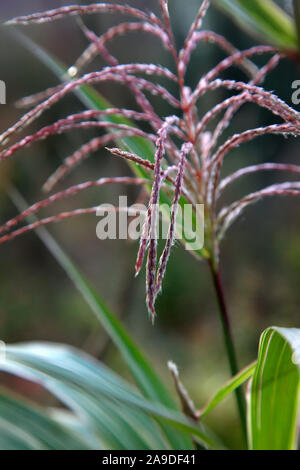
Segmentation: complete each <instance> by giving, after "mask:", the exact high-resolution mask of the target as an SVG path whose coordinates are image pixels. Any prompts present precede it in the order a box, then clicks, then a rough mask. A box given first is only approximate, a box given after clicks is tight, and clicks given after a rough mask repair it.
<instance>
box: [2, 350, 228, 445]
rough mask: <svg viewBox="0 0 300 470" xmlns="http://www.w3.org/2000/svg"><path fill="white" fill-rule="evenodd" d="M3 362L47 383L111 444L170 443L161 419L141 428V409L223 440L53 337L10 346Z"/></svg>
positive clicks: (206, 438) (183, 429)
mask: <svg viewBox="0 0 300 470" xmlns="http://www.w3.org/2000/svg"><path fill="white" fill-rule="evenodd" d="M0 368H1V369H2V370H5V371H6V372H10V373H13V374H16V375H19V376H22V377H24V378H26V379H29V380H31V381H34V382H37V383H40V384H41V385H43V386H44V387H45V388H47V389H48V390H49V391H50V392H51V393H53V394H55V395H56V396H57V397H58V398H59V399H60V400H61V401H62V402H63V403H65V405H66V406H68V407H69V408H70V409H72V410H73V412H74V413H75V414H77V416H80V417H81V420H83V422H85V423H86V425H87V426H88V427H89V428H91V429H93V430H94V431H95V432H96V433H97V435H98V436H99V439H101V441H104V442H105V443H106V445H107V446H108V448H114V449H159V448H165V445H164V442H163V440H162V439H161V438H160V435H159V432H158V429H155V428H156V422H155V421H152V422H150V421H148V423H147V422H144V426H145V427H144V428H142V427H140V426H139V424H138V421H139V422H140V424H141V423H142V422H143V421H141V419H139V420H137V419H136V416H137V415H136V413H142V416H144V420H145V419H148V420H149V418H147V416H151V417H154V418H155V420H157V421H158V422H164V423H165V424H167V425H168V426H171V427H173V428H174V429H176V432H177V434H178V435H181V434H182V433H188V434H190V435H193V436H195V437H196V438H197V439H199V440H200V442H201V443H202V444H204V445H206V446H208V447H210V448H218V447H219V446H220V444H219V443H218V442H217V441H216V440H215V439H214V438H212V437H211V436H210V435H209V434H208V433H207V432H206V431H204V430H203V428H202V427H200V426H199V425H197V424H195V423H194V422H193V421H191V420H189V419H187V418H186V417H185V416H184V415H183V414H181V413H179V412H175V411H171V410H169V409H167V408H165V407H163V406H162V405H161V404H160V403H158V402H157V403H155V402H152V401H149V400H146V399H145V398H144V397H142V396H141V395H140V394H139V393H138V392H137V391H136V390H135V389H134V388H133V387H132V386H130V385H129V384H127V383H126V382H125V381H124V380H123V379H121V378H120V377H119V376H118V375H116V374H115V373H113V372H112V371H111V370H110V369H108V368H107V367H106V366H104V365H103V364H101V363H100V362H97V361H95V360H94V359H93V358H91V357H89V356H88V355H86V354H83V353H82V352H80V351H78V350H76V349H74V348H70V347H67V346H64V345H57V344H50V343H27V344H20V345H16V346H14V345H13V346H7V348H6V358H5V361H2V363H1V364H0ZM132 410H133V411H134V413H131V411H132Z"/></svg>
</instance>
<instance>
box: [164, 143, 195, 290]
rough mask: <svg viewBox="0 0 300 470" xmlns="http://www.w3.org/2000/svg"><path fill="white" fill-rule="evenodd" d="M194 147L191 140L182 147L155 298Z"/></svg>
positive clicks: (165, 264) (165, 265)
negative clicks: (187, 165)
mask: <svg viewBox="0 0 300 470" xmlns="http://www.w3.org/2000/svg"><path fill="white" fill-rule="evenodd" d="M192 148H193V145H192V144H191V143H189V142H188V143H185V144H183V145H182V148H181V161H180V164H179V168H178V173H177V178H176V181H175V193H174V199H173V203H172V212H171V220H170V226H169V233H168V239H167V242H166V246H165V248H164V250H163V253H162V255H161V258H160V260H159V266H158V271H157V276H156V286H155V298H156V297H157V295H158V294H159V292H160V290H161V287H162V281H163V278H164V275H165V272H166V268H167V263H168V259H169V256H170V252H171V248H172V246H173V244H174V240H175V224H176V216H177V210H178V202H179V197H180V194H181V188H182V184H183V174H184V166H185V163H186V156H187V155H188V153H189V152H190V151H191V150H192Z"/></svg>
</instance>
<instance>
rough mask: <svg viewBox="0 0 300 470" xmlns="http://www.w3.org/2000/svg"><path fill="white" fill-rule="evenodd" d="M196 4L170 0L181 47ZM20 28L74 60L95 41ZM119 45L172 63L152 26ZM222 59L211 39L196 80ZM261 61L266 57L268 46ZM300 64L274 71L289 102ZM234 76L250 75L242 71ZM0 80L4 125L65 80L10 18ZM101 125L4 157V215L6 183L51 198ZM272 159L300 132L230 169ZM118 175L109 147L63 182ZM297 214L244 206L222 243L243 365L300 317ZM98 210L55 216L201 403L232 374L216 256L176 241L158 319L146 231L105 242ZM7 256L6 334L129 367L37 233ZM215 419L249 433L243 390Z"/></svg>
mask: <svg viewBox="0 0 300 470" xmlns="http://www.w3.org/2000/svg"><path fill="white" fill-rule="evenodd" d="M68 3H69V2H67V1H64V2H63V1H58V0H57V1H54V0H51V1H50V0H43V1H42V0H29V1H27V2H21V1H16V0H11V1H10V2H1V6H0V15H1V19H6V18H10V17H13V16H15V15H22V14H28V13H31V12H34V11H42V10H44V9H48V8H55V7H59V6H62V5H67V4H68ZM73 3H78V4H80V3H84V4H88V3H92V2H88V1H85V2H73ZM130 4H131V5H133V6H136V7H138V8H141V9H143V8H145V7H146V8H148V9H149V10H150V9H153V10H154V11H157V2H156V0H151V1H150V0H147V1H146V0H136V1H133V0H132V1H131V2H130ZM198 6H199V1H198V0H189V1H188V2H182V1H180V0H173V1H172V0H170V12H171V16H172V21H173V26H174V31H175V34H176V41H177V44H178V46H180V45H181V44H182V43H183V40H184V37H185V34H186V32H187V30H188V27H189V25H190V23H191V21H192V20H193V17H194V15H195V12H196V11H197V7H198ZM119 19H120V18H119V17H118V16H117V15H102V16H101V15H93V16H90V17H85V22H86V24H87V25H88V26H89V27H90V28H92V29H93V30H94V31H96V32H97V33H99V34H100V33H101V32H103V31H105V30H106V29H107V27H109V26H110V25H112V24H114V23H116V22H117V21H118V20H119ZM204 27H205V29H213V30H215V31H216V32H218V33H220V34H224V36H225V37H226V38H227V39H229V40H230V41H231V42H232V43H233V44H234V45H236V46H237V47H238V48H239V49H244V48H247V47H249V46H251V45H253V44H256V43H257V40H255V39H253V38H252V37H250V36H248V35H247V34H246V33H245V32H243V31H241V30H240V29H239V28H238V27H237V26H235V24H234V23H233V22H232V21H231V20H230V19H229V18H227V17H226V16H225V15H224V14H223V13H220V12H219V11H217V10H216V9H215V8H212V9H211V10H210V12H209V15H208V16H207V18H206V20H205V25H204ZM18 30H20V31H22V32H24V33H25V34H26V35H28V36H29V37H30V38H32V39H33V40H35V41H36V42H37V43H38V44H40V45H41V46H43V47H45V48H46V49H47V50H49V51H50V52H51V53H52V54H54V55H55V56H56V57H59V58H60V60H61V61H62V62H64V63H65V64H66V65H67V66H71V65H72V64H73V63H74V61H75V60H76V58H77V57H78V55H79V54H80V53H81V52H82V51H83V50H84V48H85V47H86V46H87V40H86V38H85V37H84V35H83V34H82V32H81V30H80V28H79V26H78V24H77V22H76V20H75V19H74V18H70V19H65V20H61V21H58V22H55V23H50V24H45V25H32V26H27V27H19V28H18ZM110 50H111V51H113V53H115V54H116V55H117V57H118V58H120V61H121V62H124V63H127V62H130V61H136V62H144V61H149V62H151V61H153V62H155V63H160V64H166V65H169V66H170V67H172V62H171V61H170V59H169V57H168V56H167V53H166V52H165V51H163V50H161V48H160V44H159V42H158V41H156V40H155V39H152V37H151V36H148V35H145V34H143V35H136V34H135V33H134V34H133V33H132V34H131V35H128V37H127V38H126V39H125V37H122V38H121V39H118V40H116V41H114V42H113V43H112V44H111V46H110ZM222 58H223V55H222V53H221V52H220V51H219V50H218V49H217V48H215V47H214V46H212V45H205V44H202V45H201V46H199V47H198V49H197V52H195V53H194V54H193V56H192V64H191V66H190V67H189V71H188V82H189V83H190V84H191V85H195V84H196V83H197V81H198V79H199V78H200V77H201V75H202V74H203V73H204V72H206V71H208V70H209V69H210V68H211V67H212V66H213V65H214V64H216V63H217V62H218V61H219V60H221V59H222ZM257 63H258V64H260V63H263V62H262V58H259V60H258V61H257ZM102 65H103V63H102V62H101V60H96V61H94V62H93V64H91V66H90V67H89V70H96V69H99V68H100V67H101V66H102ZM299 74H300V73H299V65H298V64H295V63H293V62H291V61H289V60H283V61H282V62H281V64H280V65H279V67H278V68H277V69H276V70H275V71H274V72H273V73H272V74H271V75H270V76H269V77H268V78H267V80H266V82H265V88H266V89H268V90H273V91H274V92H275V93H276V94H277V95H278V96H279V97H281V98H283V99H284V100H285V101H286V102H287V103H288V104H289V105H292V103H291V95H292V90H291V84H292V82H293V81H294V80H296V79H299V78H300V77H299ZM227 76H231V77H235V78H236V77H240V78H244V77H243V75H242V73H241V72H239V71H238V70H236V69H234V70H233V71H230V72H229V73H228V74H227ZM0 79H1V80H4V81H5V82H6V85H7V105H1V107H0V132H2V131H4V130H5V129H6V128H7V127H8V126H9V125H10V124H12V123H13V122H14V121H15V120H16V119H17V118H18V117H19V116H20V115H21V114H20V113H21V112H20V110H17V109H16V108H15V106H14V103H15V101H16V100H17V99H19V98H21V97H23V96H26V95H29V94H31V93H35V92H38V91H41V90H44V89H45V88H47V87H49V86H53V85H56V84H57V79H56V77H55V76H54V75H53V74H52V72H50V71H49V70H48V69H47V68H46V67H45V66H44V65H43V64H41V63H39V61H38V60H37V59H36V58H35V57H33V56H32V54H31V53H30V52H29V51H28V50H27V49H26V48H25V47H24V45H23V44H22V40H20V39H18V36H17V35H16V34H15V33H14V30H13V29H11V30H10V31H7V30H6V29H5V30H0ZM97 89H99V91H100V92H101V93H103V95H104V96H105V97H107V98H108V99H109V100H110V101H111V102H113V104H115V105H117V106H119V105H122V106H124V107H130V106H132V105H133V104H134V100H133V99H132V97H131V96H130V94H129V93H128V92H127V91H124V89H123V88H121V87H111V86H110V85H109V86H107V85H105V86H99V87H97ZM224 96H225V95H224ZM220 97H222V95H221V94H220V93H219V94H218V95H213V96H210V97H208V98H206V99H205V100H204V102H201V103H200V107H199V113H200V116H201V115H202V114H204V112H205V110H206V109H208V108H209V107H210V106H211V105H212V103H214V102H215V101H216V99H217V98H218V99H220ZM154 103H155V104H156V105H157V106H158V109H159V111H160V114H161V115H167V114H170V113H171V112H173V111H172V110H171V109H169V108H168V107H166V106H164V104H163V103H162V102H161V101H160V100H158V99H156V100H154ZM81 109H82V105H81V104H80V103H79V101H78V100H77V98H75V97H74V96H69V97H68V98H66V99H64V100H63V101H62V102H61V103H59V104H57V105H56V106H55V107H53V108H51V110H49V111H48V112H47V113H45V114H44V115H43V117H42V118H41V119H40V120H39V121H38V122H37V123H35V124H34V125H32V126H31V127H30V132H32V131H34V130H37V129H38V128H40V127H41V126H42V125H45V124H47V123H51V122H54V121H55V120H57V119H58V118H60V117H62V116H66V115H68V114H71V113H72V112H76V111H79V110H81ZM271 122H274V119H273V118H272V116H270V114H269V113H267V112H266V111H263V110H260V109H258V108H256V107H254V106H251V105H247V106H245V107H244V108H243V109H242V111H241V112H240V114H239V115H238V117H237V118H235V119H234V120H233V122H232V125H231V127H230V129H229V130H228V133H230V134H232V133H234V132H237V131H239V130H244V129H247V128H252V127H257V126H260V125H265V124H267V123H271ZM94 135H97V134H96V133H95V132H91V131H87V130H82V131H81V132H75V133H69V134H64V135H61V136H58V137H52V138H50V139H48V140H47V141H43V142H40V143H37V144H35V145H34V146H32V147H31V148H30V149H25V150H22V151H21V152H19V153H18V154H16V155H15V156H14V157H13V158H12V159H11V160H9V161H7V162H5V163H4V164H2V165H1V171H0V217H1V219H0V220H1V221H3V222H4V221H6V220H7V219H8V218H10V217H12V216H14V215H15V214H16V212H17V210H16V208H15V207H14V205H13V203H12V202H11V200H10V199H9V197H8V195H7V186H8V185H10V184H14V185H15V186H16V187H17V188H18V190H19V191H20V192H21V194H22V195H23V196H24V197H25V198H26V200H27V201H28V202H29V203H33V202H35V201H36V200H40V199H42V198H43V197H44V196H43V193H42V191H41V186H42V184H43V183H44V182H45V180H46V179H47V177H48V176H49V174H50V173H51V172H53V171H54V170H55V168H56V167H57V166H58V165H59V163H60V162H61V161H62V159H63V158H65V157H66V156H67V155H69V154H71V153H72V152H73V151H74V150H75V149H76V148H77V147H79V146H80V145H82V144H83V143H84V142H86V141H88V140H89V139H90V138H91V137H93V136H94ZM267 161H272V162H290V163H297V162H298V161H299V143H298V142H297V140H295V139H294V138H289V139H284V138H282V137H276V136H265V137H263V138H260V139H258V140H255V141H254V142H252V143H250V144H246V145H244V146H242V147H240V148H239V149H237V150H235V151H234V152H232V153H231V155H230V156H228V157H227V160H226V164H225V166H224V174H228V173H230V172H232V171H233V170H234V169H237V168H239V167H241V166H246V165H247V164H251V163H258V162H267ZM111 175H114V176H121V175H130V170H129V168H128V167H127V165H126V164H125V163H124V162H120V161H118V160H117V159H113V158H111V157H110V155H109V154H108V152H105V151H101V152H97V153H96V154H95V155H93V156H92V157H90V158H89V159H88V160H87V161H86V162H84V163H83V164H82V165H81V166H80V167H78V168H76V170H75V171H73V172H72V173H71V174H70V175H69V176H68V177H67V178H66V179H65V181H64V182H63V183H62V184H61V185H60V186H59V188H62V187H68V186H71V185H72V184H75V183H76V182H81V181H85V180H89V179H96V178H98V177H100V176H111ZM283 177H284V176H280V175H278V174H275V175H274V174H273V173H262V174H259V175H254V176H248V177H245V178H244V179H241V180H240V181H239V182H238V183H235V185H234V187H232V189H231V190H229V191H227V192H226V200H227V201H233V200H235V199H236V198H238V197H239V196H241V195H244V194H247V193H248V192H249V191H252V190H255V189H258V188H262V187H264V186H265V185H267V184H271V183H273V182H275V181H282V178H283ZM286 179H289V178H286ZM119 194H124V188H123V187H115V186H114V187H111V188H97V189H95V190H90V191H87V192H86V193H82V194H81V195H79V196H76V198H73V199H71V200H67V201H65V202H64V203H62V204H59V205H57V206H55V207H57V209H54V206H53V208H52V213H54V211H56V210H57V211H58V210H64V209H66V208H68V209H69V208H76V207H84V206H91V205H93V204H98V203H99V204H100V203H102V202H109V203H117V202H118V195H119ZM137 195H138V193H137V191H136V190H134V189H130V190H128V196H129V200H130V201H132V203H133V202H134V201H135V198H136V197H137ZM49 213H50V212H49ZM43 214H48V212H47V211H45V212H43ZM298 214H299V200H298V199H296V198H294V199H293V198H283V199H278V198H274V199H270V200H265V201H262V202H260V203H258V204H257V205H255V206H253V207H251V208H250V209H248V210H247V212H246V213H245V215H244V216H243V217H242V218H241V219H239V220H238V222H237V223H236V224H235V225H234V226H233V227H232V228H231V229H230V230H229V232H228V235H227V237H226V239H225V241H224V242H223V245H222V275H223V279H224V284H225V289H226V297H227V301H228V305H229V309H230V312H231V317H232V323H233V328H234V334H235V339H236V345H237V349H238V351H239V356H240V365H241V366H245V365H247V364H248V363H249V362H250V361H253V360H254V359H255V357H256V352H257V347H258V340H259V335H260V333H261V332H262V330H263V329H264V328H266V327H267V326H270V325H273V324H275V325H279V326H294V327H300V316H299V313H300V312H299V304H300V290H299V276H300V231H299V228H300V222H299V217H298ZM97 222H98V219H97V217H96V216H94V215H91V216H83V217H80V218H75V219H72V220H69V221H66V222H63V223H61V224H57V225H55V226H49V227H48V228H49V231H50V232H51V233H52V234H53V235H54V236H55V238H56V239H57V240H58V241H59V243H60V244H61V245H62V246H63V248H64V249H65V251H66V253H68V254H69V255H70V256H71V257H72V259H73V260H74V261H75V262H76V264H77V265H78V266H79V267H80V269H81V270H82V272H83V273H84V274H85V275H86V277H87V278H88V279H89V280H90V281H91V283H92V284H93V286H95V288H96V289H97V291H98V292H99V294H100V295H101V296H102V298H103V299H104V300H105V301H106V302H107V304H108V305H109V306H110V307H111V309H112V310H113V311H114V312H116V315H118V316H120V317H122V319H123V322H124V323H125V324H126V326H127V327H128V329H129V331H130V332H131V334H132V335H133V336H134V338H136V339H137V341H138V342H139V343H140V344H141V345H143V347H144V349H145V351H146V352H147V354H148V356H149V357H150V358H151V359H152V361H153V362H154V363H155V364H156V366H157V368H158V369H159V370H160V371H161V375H162V376H163V377H165V380H166V384H167V385H168V386H169V387H170V389H171V388H172V383H171V380H170V378H169V377H168V372H167V367H166V363H167V360H169V359H172V360H173V361H174V362H176V363H177V364H178V366H179V368H180V372H181V376H182V379H183V381H184V383H185V385H186V386H187V388H188V390H189V391H190V393H191V396H192V397H193V398H194V400H195V402H196V404H197V406H199V407H200V406H202V405H203V403H204V401H205V400H206V399H207V398H208V397H209V396H210V394H211V393H212V392H213V391H214V390H215V389H216V388H217V387H218V386H220V385H221V384H222V383H223V382H224V381H225V380H226V379H227V378H228V374H229V372H228V367H227V359H226V356H225V351H224V347H223V339H222V334H221V330H220V325H219V321H218V311H217V305H216V301H215V298H214V293H213V289H212V284H211V279H210V277H209V272H208V269H207V267H206V266H205V264H204V263H200V262H198V261H196V260H195V259H194V258H193V257H192V256H190V254H189V252H187V251H185V250H184V249H183V248H182V246H181V245H180V244H179V243H177V244H176V245H175V247H174V249H173V253H172V256H171V258H170V262H169V265H168V269H167V275H166V279H165V282H164V287H163V293H162V295H161V296H160V298H159V301H158V303H157V311H158V318H157V320H156V322H155V325H154V327H152V324H151V322H150V321H149V319H148V314H147V311H146V306H145V299H144V291H145V287H144V272H143V273H142V275H141V276H140V277H139V278H138V279H134V262H135V256H136V252H137V246H138V245H137V243H131V242H127V241H114V240H113V241H99V240H98V239H97V238H96V224H97ZM0 259H1V264H0V339H1V340H3V341H5V342H6V343H12V342H22V341H33V340H43V341H54V342H64V343H67V344H71V345H74V346H76V347H79V348H81V349H84V350H85V351H87V352H89V353H90V354H92V355H94V356H96V357H98V358H99V359H101V360H104V361H105V362H106V363H108V364H109V365H110V366H111V367H113V368H114V369H115V370H117V371H119V372H121V373H122V375H127V371H126V370H124V365H123V363H122V360H121V358H120V357H119V355H118V354H117V353H116V351H115V349H114V348H113V347H111V345H109V344H107V338H106V337H105V334H104V333H103V331H102V329H101V327H100V325H99V324H98V322H97V321H96V319H95V318H94V317H93V314H92V312H91V311H90V309H89V307H88V306H87V305H86V304H85V302H84V301H83V299H82V298H81V297H80V295H79V294H78V292H77V291H76V290H75V288H74V286H73V285H72V283H71V282H70V281H69V279H68V278H67V277H66V275H65V273H64V272H63V271H62V270H61V268H60V267H59V266H58V265H57V263H56V262H55V260H54V259H53V257H52V256H51V254H49V252H48V251H47V249H46V248H45V247H44V246H43V245H42V243H41V242H40V241H39V239H38V238H37V237H36V235H35V234H34V233H30V234H27V235H26V236H24V237H21V238H18V239H16V240H15V241H13V242H10V243H8V244H5V245H0ZM3 381H5V382H6V383H9V384H10V385H12V386H14V387H16V388H17V389H18V391H19V392H21V393H25V394H27V395H29V396H30V397H31V398H34V399H36V400H38V401H45V402H47V403H48V402H49V397H48V396H46V394H45V393H44V392H43V391H42V390H40V389H39V388H37V387H34V388H33V387H32V386H30V385H28V384H25V383H24V382H21V381H20V380H16V379H13V378H8V377H6V376H5V377H4V376H3ZM208 421H209V422H210V423H212V425H213V426H214V429H216V430H217V431H219V432H220V433H221V434H222V435H223V437H224V439H225V441H226V440H227V442H228V439H229V436H230V439H232V441H233V442H231V445H232V444H233V445H234V444H235V443H236V444H237V443H238V440H239V432H238V418H237V416H236V413H235V408H234V402H233V400H229V401H227V402H226V403H225V404H224V405H221V406H219V407H218V408H217V409H216V411H215V412H214V413H213V414H212V416H211V417H210V418H209V420H208ZM229 431H230V432H229Z"/></svg>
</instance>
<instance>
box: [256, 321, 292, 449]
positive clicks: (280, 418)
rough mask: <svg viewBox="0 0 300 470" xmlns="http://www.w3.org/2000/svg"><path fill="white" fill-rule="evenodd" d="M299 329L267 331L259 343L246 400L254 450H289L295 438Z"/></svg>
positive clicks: (272, 329) (273, 329) (271, 329)
mask: <svg viewBox="0 0 300 470" xmlns="http://www.w3.org/2000/svg"><path fill="white" fill-rule="evenodd" d="M299 352H300V329H295V328H276V327H272V328H268V329H267V330H265V331H264V333H263V334H262V336H261V339H260V346H259V354H258V363H257V367H256V369H255V373H254V376H253V379H252V384H251V391H250V400H249V441H250V448H251V449H254V450H292V449H295V448H296V442H297V437H298V426H297V418H298V408H299V386H300V367H299V364H300V355H299Z"/></svg>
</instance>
